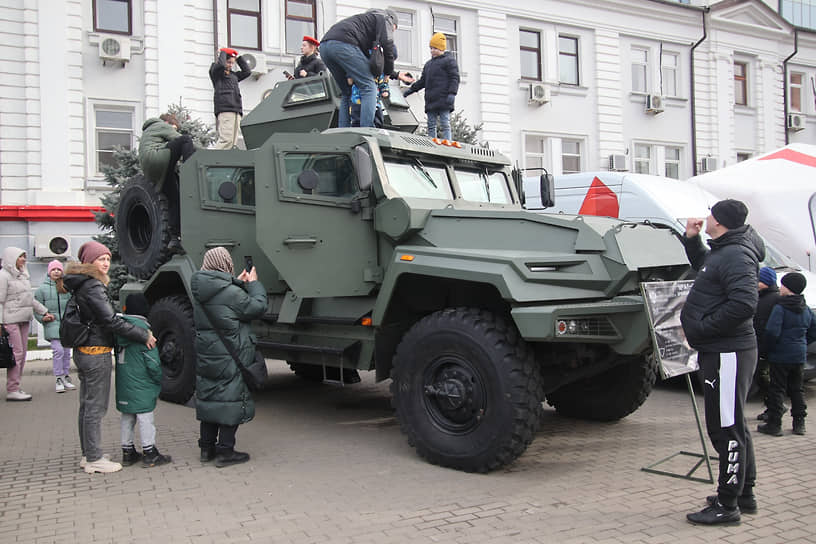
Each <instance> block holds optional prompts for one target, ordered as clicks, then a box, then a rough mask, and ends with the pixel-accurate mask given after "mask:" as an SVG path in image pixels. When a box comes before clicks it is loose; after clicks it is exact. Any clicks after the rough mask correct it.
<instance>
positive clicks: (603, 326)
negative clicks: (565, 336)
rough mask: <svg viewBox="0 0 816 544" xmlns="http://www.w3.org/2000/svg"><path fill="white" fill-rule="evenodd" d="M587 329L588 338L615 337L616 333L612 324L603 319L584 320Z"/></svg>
mask: <svg viewBox="0 0 816 544" xmlns="http://www.w3.org/2000/svg"><path fill="white" fill-rule="evenodd" d="M586 321H587V325H588V328H589V332H588V335H589V336H617V335H618V331H616V330H615V327H614V326H613V325H612V322H611V321H609V320H608V319H607V318H605V317H601V318H589V319H587V320H586Z"/></svg>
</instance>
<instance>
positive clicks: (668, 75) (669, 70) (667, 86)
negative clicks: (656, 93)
mask: <svg viewBox="0 0 816 544" xmlns="http://www.w3.org/2000/svg"><path fill="white" fill-rule="evenodd" d="M679 60H680V56H679V55H678V54H677V53H663V55H662V56H661V59H660V78H661V80H662V81H661V84H662V89H661V93H662V94H663V95H665V96H680V93H679V92H678V90H679V86H678V81H677V79H678V76H677V71H678V69H679V68H680V62H679Z"/></svg>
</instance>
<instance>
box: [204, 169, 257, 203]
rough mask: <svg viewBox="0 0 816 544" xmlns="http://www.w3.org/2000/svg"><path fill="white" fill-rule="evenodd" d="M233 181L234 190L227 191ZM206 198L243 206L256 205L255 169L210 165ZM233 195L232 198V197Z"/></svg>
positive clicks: (207, 175) (207, 173)
mask: <svg viewBox="0 0 816 544" xmlns="http://www.w3.org/2000/svg"><path fill="white" fill-rule="evenodd" d="M225 183H232V184H233V185H234V187H235V190H234V191H231V190H227V191H225V188H226V187H225V186H224V184H225ZM206 184H207V187H206V192H205V193H204V194H205V195H206V199H207V200H210V201H213V202H223V203H225V204H238V205H241V206H254V205H255V169H254V168H247V167H245V166H209V167H207V170H206ZM230 197H231V198H230Z"/></svg>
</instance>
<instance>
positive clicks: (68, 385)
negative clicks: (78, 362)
mask: <svg viewBox="0 0 816 544" xmlns="http://www.w3.org/2000/svg"><path fill="white" fill-rule="evenodd" d="M62 385H64V386H65V389H67V390H69V391H71V390H73V389H76V385H74V384H73V383H72V382H71V377H70V376H68V375H67V374H66V375H65V376H63V377H62Z"/></svg>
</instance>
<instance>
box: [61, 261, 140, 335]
mask: <svg viewBox="0 0 816 544" xmlns="http://www.w3.org/2000/svg"><path fill="white" fill-rule="evenodd" d="M102 279H103V278H102V276H101V275H100V273H99V271H98V269H97V268H96V266H94V265H93V264H80V263H68V265H67V266H66V267H65V280H64V285H65V288H66V289H68V290H69V291H71V293H72V294H73V296H75V297H76V301H77V305H78V306H79V313H80V315H81V316H82V321H83V322H90V335H89V336H88V340H87V341H86V342H85V344H84V345H86V346H106V347H109V348H112V347H113V346H114V345H115V343H116V338H115V335H117V334H118V335H120V336H124V337H125V338H127V339H129V340H132V341H134V342H139V343H142V344H144V343H145V342H147V338H148V332H149V331H148V330H147V329H142V328H139V327H137V326H136V325H134V324H132V323H128V322H127V321H125V320H124V319H122V318H121V317H120V316H118V315H116V311H115V310H114V309H113V306H112V305H111V303H110V300H109V299H108V291H107V289H106V288H105V284H104V283H102Z"/></svg>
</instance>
